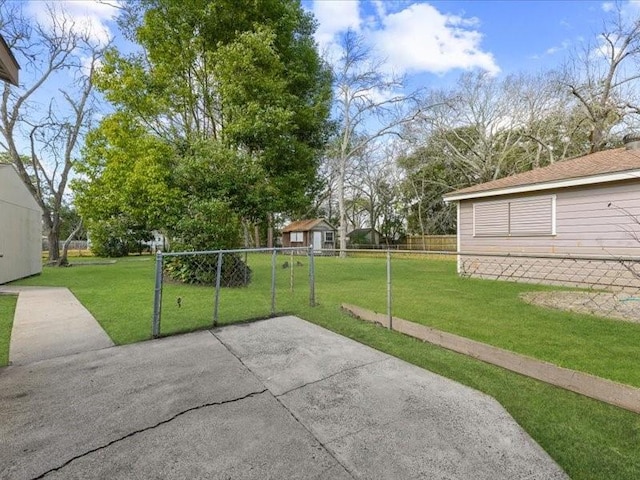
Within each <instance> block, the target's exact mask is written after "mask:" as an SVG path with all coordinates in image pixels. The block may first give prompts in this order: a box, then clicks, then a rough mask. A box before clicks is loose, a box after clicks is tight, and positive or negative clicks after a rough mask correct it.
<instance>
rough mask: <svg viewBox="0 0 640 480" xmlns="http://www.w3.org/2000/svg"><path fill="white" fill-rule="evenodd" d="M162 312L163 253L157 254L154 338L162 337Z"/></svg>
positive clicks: (158, 252) (152, 328)
mask: <svg viewBox="0 0 640 480" xmlns="http://www.w3.org/2000/svg"><path fill="white" fill-rule="evenodd" d="M161 312H162V252H161V251H160V250H158V251H157V252H156V285H155V290H154V296H153V323H152V327H151V335H152V336H153V338H158V337H159V336H160V316H161Z"/></svg>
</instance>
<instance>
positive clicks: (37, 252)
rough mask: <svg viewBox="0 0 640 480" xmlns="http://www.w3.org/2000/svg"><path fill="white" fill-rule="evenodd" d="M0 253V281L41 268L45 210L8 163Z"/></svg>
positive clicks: (1, 177) (0, 203)
mask: <svg viewBox="0 0 640 480" xmlns="http://www.w3.org/2000/svg"><path fill="white" fill-rule="evenodd" d="M0 255H2V257H0V284H2V283H6V282H10V281H12V280H16V279H18V278H22V277H27V276H30V275H35V274H37V273H40V272H41V271H42V211H41V210H40V207H39V206H38V204H37V203H36V201H35V200H34V198H33V197H32V196H31V194H30V193H29V191H28V190H27V188H26V187H25V186H24V184H22V181H21V180H20V177H19V176H18V174H17V173H16V172H15V170H13V168H12V167H11V166H8V165H0Z"/></svg>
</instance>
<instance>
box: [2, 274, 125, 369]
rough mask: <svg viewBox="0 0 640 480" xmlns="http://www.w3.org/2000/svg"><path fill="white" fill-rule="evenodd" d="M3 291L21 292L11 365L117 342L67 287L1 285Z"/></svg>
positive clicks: (17, 307)
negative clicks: (112, 339) (113, 340)
mask: <svg viewBox="0 0 640 480" xmlns="http://www.w3.org/2000/svg"><path fill="white" fill-rule="evenodd" d="M0 293H16V294H18V302H17V304H16V311H15V315H14V319H13V330H12V332H11V344H10V345H9V362H10V363H11V364H12V365H26V364H28V363H32V362H36V361H38V360H45V359H50V358H56V357H62V356H65V355H70V354H73V353H80V352H89V351H92V350H99V349H101V348H107V347H112V346H113V345H114V344H113V342H112V341H111V339H110V338H109V336H108V335H107V334H106V333H105V331H104V330H103V329H102V327H101V326H100V324H98V322H97V321H96V319H95V318H93V315H91V313H89V311H88V310H87V309H86V308H84V306H83V305H82V304H81V303H80V302H79V301H78V299H77V298H76V297H75V296H74V295H73V294H72V293H71V292H70V291H69V289H67V288H55V287H7V286H1V287H0Z"/></svg>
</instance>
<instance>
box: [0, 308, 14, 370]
mask: <svg viewBox="0 0 640 480" xmlns="http://www.w3.org/2000/svg"><path fill="white" fill-rule="evenodd" d="M17 298H18V297H16V296H15V295H0V367H4V366H5V365H7V364H8V363H9V341H10V340H11V327H13V312H14V311H15V309H16V300H17Z"/></svg>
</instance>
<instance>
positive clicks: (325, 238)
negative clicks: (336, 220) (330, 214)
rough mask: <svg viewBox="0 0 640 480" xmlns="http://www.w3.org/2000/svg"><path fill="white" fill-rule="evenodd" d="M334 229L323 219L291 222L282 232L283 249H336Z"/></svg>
mask: <svg viewBox="0 0 640 480" xmlns="http://www.w3.org/2000/svg"><path fill="white" fill-rule="evenodd" d="M336 232H337V230H336V228H335V227H334V226H333V225H331V224H329V223H328V222H327V221H326V220H325V219H323V218H315V219H312V220H298V221H295V222H291V223H290V224H289V225H287V226H286V227H284V229H283V230H282V246H283V247H308V246H309V245H313V249H314V250H321V249H334V248H335V247H336Z"/></svg>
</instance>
